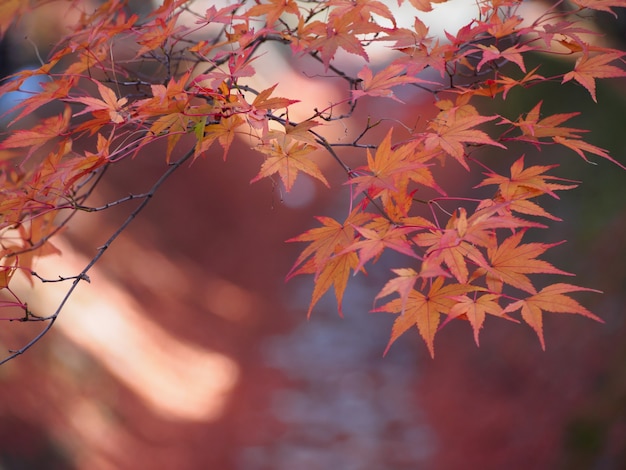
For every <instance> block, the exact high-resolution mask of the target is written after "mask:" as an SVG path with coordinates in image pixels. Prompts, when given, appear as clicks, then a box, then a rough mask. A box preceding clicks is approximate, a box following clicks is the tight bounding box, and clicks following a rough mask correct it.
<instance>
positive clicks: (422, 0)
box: [398, 0, 448, 11]
mask: <svg viewBox="0 0 626 470" xmlns="http://www.w3.org/2000/svg"><path fill="white" fill-rule="evenodd" d="M403 1H404V0H398V3H399V4H401V3H402V2H403ZM447 1H448V0H409V2H410V3H411V5H413V6H414V7H415V8H417V9H418V10H420V11H431V10H432V9H433V6H432V5H431V3H444V2H447Z"/></svg>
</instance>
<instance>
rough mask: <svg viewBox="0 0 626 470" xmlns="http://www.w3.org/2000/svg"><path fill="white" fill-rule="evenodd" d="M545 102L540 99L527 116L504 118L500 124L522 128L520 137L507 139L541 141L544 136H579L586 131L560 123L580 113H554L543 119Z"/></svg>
mask: <svg viewBox="0 0 626 470" xmlns="http://www.w3.org/2000/svg"><path fill="white" fill-rule="evenodd" d="M542 104H543V100H542V101H539V103H537V104H536V105H535V106H534V107H533V109H531V110H530V111H529V112H528V114H527V115H526V117H525V118H522V117H521V116H520V117H519V119H518V120H517V121H515V122H512V121H509V120H508V119H505V118H503V119H502V120H501V121H500V122H499V123H498V124H500V125H501V124H512V125H513V126H515V127H517V128H519V129H520V131H521V132H522V135H521V136H520V137H515V138H511V137H508V138H507V139H512V140H522V141H526V142H531V143H537V142H539V139H541V138H543V137H555V136H560V137H576V138H577V137H578V134H580V133H582V132H585V131H583V130H581V129H575V128H572V127H559V126H560V124H562V123H564V122H565V121H568V120H570V119H571V118H573V117H575V116H578V115H579V114H580V113H578V112H574V113H561V114H553V115H551V116H547V117H545V118H543V119H540V117H541V105H542Z"/></svg>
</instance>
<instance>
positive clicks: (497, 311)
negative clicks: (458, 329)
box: [441, 294, 519, 346]
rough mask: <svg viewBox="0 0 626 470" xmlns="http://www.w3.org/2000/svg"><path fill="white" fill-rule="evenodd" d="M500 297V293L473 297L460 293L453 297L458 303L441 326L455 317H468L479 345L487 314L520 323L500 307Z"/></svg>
mask: <svg viewBox="0 0 626 470" xmlns="http://www.w3.org/2000/svg"><path fill="white" fill-rule="evenodd" d="M499 297H500V296H499V295H498V294H483V295H481V296H472V297H470V296H467V295H460V296H454V297H452V299H453V300H454V301H456V303H455V304H454V305H453V306H452V308H450V311H449V312H448V316H447V317H446V319H445V320H444V321H443V323H442V324H441V327H442V328H443V327H444V326H445V325H446V324H448V323H449V322H450V321H452V320H454V319H455V318H460V317H461V318H466V319H467V320H468V321H469V322H470V325H472V330H473V331H474V341H475V342H476V346H478V345H479V342H478V334H479V333H480V330H481V329H482V327H483V324H484V323H485V317H486V314H489V315H493V316H496V317H499V318H505V319H507V320H510V321H513V322H515V323H519V322H518V321H517V320H516V319H515V318H511V317H510V316H508V315H507V314H506V313H503V309H502V307H500V304H499V303H498V302H497V299H498V298H499Z"/></svg>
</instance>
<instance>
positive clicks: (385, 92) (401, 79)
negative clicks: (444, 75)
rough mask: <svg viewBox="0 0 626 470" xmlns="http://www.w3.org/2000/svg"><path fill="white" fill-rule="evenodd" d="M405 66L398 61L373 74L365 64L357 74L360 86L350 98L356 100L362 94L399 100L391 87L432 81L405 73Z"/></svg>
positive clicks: (353, 91)
mask: <svg viewBox="0 0 626 470" xmlns="http://www.w3.org/2000/svg"><path fill="white" fill-rule="evenodd" d="M405 70H406V66H405V65H403V64H400V63H395V64H391V65H389V66H387V67H385V68H384V69H382V70H381V71H380V72H378V73H376V75H374V74H373V73H372V69H371V68H370V66H368V65H365V66H364V67H363V68H362V69H361V71H360V72H359V73H358V74H357V77H358V78H359V79H360V80H361V88H360V89H358V90H352V99H353V100H357V99H359V98H361V97H363V96H377V97H383V98H391V99H392V100H395V101H398V102H399V103H402V101H401V100H399V99H398V98H397V97H396V96H395V95H394V94H393V91H392V88H393V87H395V86H398V85H404V84H407V83H418V82H419V83H434V82H429V81H428V80H422V79H419V78H417V77H413V76H409V75H406V74H405V73H404V72H405Z"/></svg>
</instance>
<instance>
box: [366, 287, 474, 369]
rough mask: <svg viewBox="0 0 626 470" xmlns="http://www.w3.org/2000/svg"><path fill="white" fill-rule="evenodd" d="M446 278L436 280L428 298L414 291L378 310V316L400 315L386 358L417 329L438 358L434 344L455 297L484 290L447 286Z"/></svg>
mask: <svg viewBox="0 0 626 470" xmlns="http://www.w3.org/2000/svg"><path fill="white" fill-rule="evenodd" d="M444 279H445V278H444V277H438V278H436V279H435V280H434V281H433V282H432V284H431V286H430V289H429V291H428V294H422V293H421V292H419V291H417V290H415V289H413V290H411V291H410V292H409V295H408V297H407V298H406V299H402V298H398V299H394V300H392V301H390V302H388V303H387V304H385V305H383V306H382V307H379V308H377V309H375V310H374V311H375V312H391V313H400V316H399V317H398V318H396V320H395V322H394V323H393V327H392V330H391V338H390V339H389V343H388V344H387V348H386V349H385V352H384V354H387V352H388V351H389V348H390V347H391V345H392V344H393V343H394V342H395V341H396V340H397V339H398V338H399V337H400V336H401V335H402V334H403V333H405V332H406V331H407V330H409V329H410V328H411V327H413V326H417V329H418V330H419V333H420V335H421V336H422V338H423V339H424V341H425V342H426V346H428V351H429V352H430V355H431V357H435V348H434V340H435V334H436V333H437V329H438V328H439V321H440V317H441V315H442V314H447V313H448V312H449V311H450V309H451V308H452V307H453V306H454V304H456V303H457V301H456V300H454V297H455V296H458V295H462V294H466V293H468V292H472V291H476V290H481V289H482V288H481V287H478V286H471V285H469V284H448V285H445V286H444V285H443V283H444Z"/></svg>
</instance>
